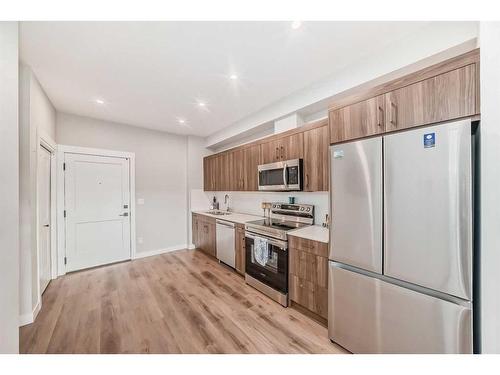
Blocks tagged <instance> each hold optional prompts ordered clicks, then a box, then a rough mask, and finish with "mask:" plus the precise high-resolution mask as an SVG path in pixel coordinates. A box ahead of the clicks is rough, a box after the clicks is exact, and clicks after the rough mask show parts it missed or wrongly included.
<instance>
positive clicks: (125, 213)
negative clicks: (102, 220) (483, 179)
mask: <svg viewBox="0 0 500 375" xmlns="http://www.w3.org/2000/svg"><path fill="white" fill-rule="evenodd" d="M118 216H128V212H124V213H123V214H120V215H118Z"/></svg>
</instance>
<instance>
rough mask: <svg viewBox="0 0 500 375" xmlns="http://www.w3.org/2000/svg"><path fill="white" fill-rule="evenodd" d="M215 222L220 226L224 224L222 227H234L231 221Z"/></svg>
mask: <svg viewBox="0 0 500 375" xmlns="http://www.w3.org/2000/svg"><path fill="white" fill-rule="evenodd" d="M215 223H216V224H217V225H222V226H224V227H228V228H234V223H231V222H230V221H224V220H215Z"/></svg>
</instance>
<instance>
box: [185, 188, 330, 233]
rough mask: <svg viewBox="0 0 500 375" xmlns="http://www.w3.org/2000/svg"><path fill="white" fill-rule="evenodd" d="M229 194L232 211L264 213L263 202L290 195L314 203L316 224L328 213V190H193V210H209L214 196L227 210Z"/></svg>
mask: <svg viewBox="0 0 500 375" xmlns="http://www.w3.org/2000/svg"><path fill="white" fill-rule="evenodd" d="M226 194H227V195H229V207H230V209H231V211H235V212H241V213H246V214H254V215H262V214H263V210H262V209H261V208H260V204H261V203H262V202H288V197H295V203H303V204H313V205H314V224H315V225H321V224H322V223H323V222H324V221H325V215H326V214H328V212H329V210H328V192H314V193H309V192H307V193H306V192H242V191H231V192H221V191H218V192H205V191H203V190H191V210H193V211H197V210H208V208H209V205H210V202H211V201H212V198H213V196H214V195H215V197H216V198H217V201H218V202H219V208H220V209H221V210H225V209H226V206H225V204H224V196H225V195H226Z"/></svg>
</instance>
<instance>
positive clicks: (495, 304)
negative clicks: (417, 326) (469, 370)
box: [480, 22, 500, 353]
mask: <svg viewBox="0 0 500 375" xmlns="http://www.w3.org/2000/svg"><path fill="white" fill-rule="evenodd" d="M480 38H481V40H480V41H481V215H480V223H481V246H480V251H481V255H480V261H481V263H480V264H481V280H480V285H481V293H480V303H481V325H482V329H481V336H482V337H481V346H482V351H483V352H484V353H500V272H499V269H500V231H499V229H500V195H499V192H498V186H499V185H500V167H499V166H500V106H499V103H500V42H499V41H500V22H481V25H480Z"/></svg>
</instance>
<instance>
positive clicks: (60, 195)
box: [56, 145, 136, 276]
mask: <svg viewBox="0 0 500 375" xmlns="http://www.w3.org/2000/svg"><path fill="white" fill-rule="evenodd" d="M65 154H80V155H93V156H107V157H115V158H126V159H128V160H129V174H130V176H129V177H130V178H129V184H130V186H129V187H130V259H131V260H132V259H135V256H136V242H135V241H136V240H135V238H136V234H135V229H136V228H135V153H133V152H126V151H115V150H105V149H99V148H89V147H79V146H69V145H58V146H57V167H56V168H57V189H56V190H57V215H56V216H57V276H62V275H65V274H66V265H65V264H64V258H65V256H66V225H65V219H64V208H65V207H64V201H65V196H64V159H65V157H64V156H65Z"/></svg>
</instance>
